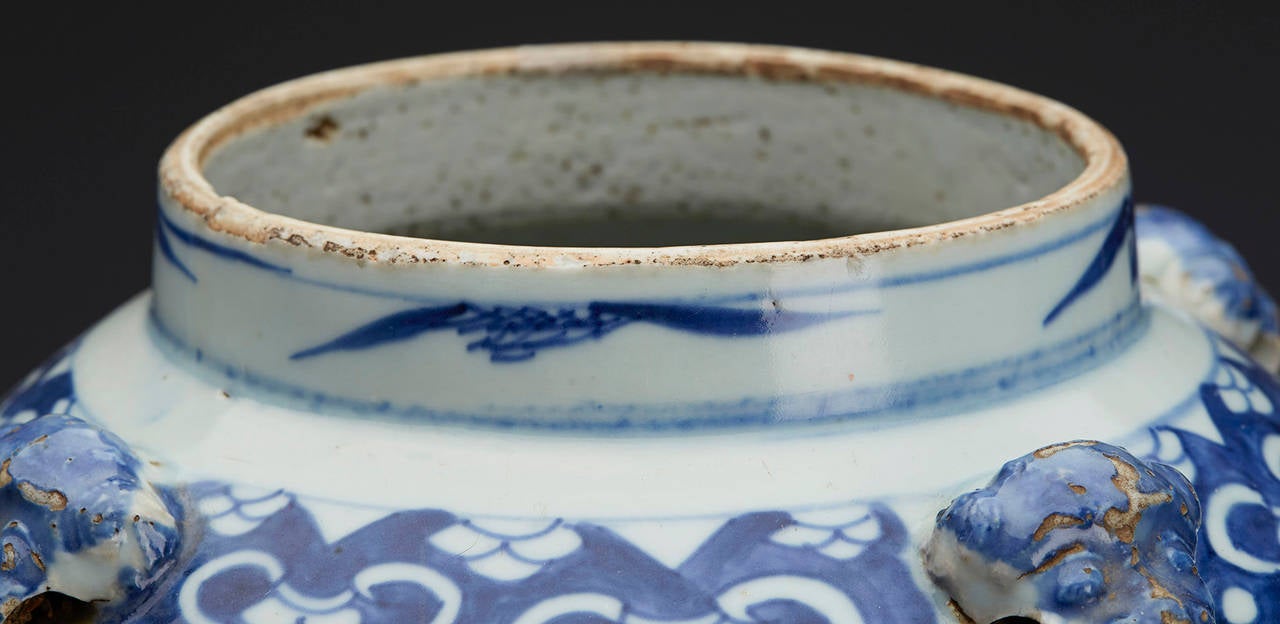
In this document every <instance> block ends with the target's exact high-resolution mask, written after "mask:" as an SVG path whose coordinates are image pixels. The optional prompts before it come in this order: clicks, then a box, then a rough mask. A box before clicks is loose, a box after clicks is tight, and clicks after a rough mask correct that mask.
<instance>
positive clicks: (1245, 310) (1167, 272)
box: [1135, 206, 1280, 373]
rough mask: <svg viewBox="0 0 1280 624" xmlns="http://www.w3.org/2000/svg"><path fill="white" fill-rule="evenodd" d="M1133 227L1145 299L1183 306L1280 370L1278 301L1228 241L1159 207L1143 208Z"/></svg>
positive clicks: (1173, 305) (1182, 216)
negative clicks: (1265, 288) (1259, 282)
mask: <svg viewBox="0 0 1280 624" xmlns="http://www.w3.org/2000/svg"><path fill="white" fill-rule="evenodd" d="M1135 228H1136V230H1137V239H1138V267H1139V273H1140V276H1141V279H1142V296H1143V297H1144V298H1147V299H1150V300H1154V301H1159V302H1161V303H1164V304H1166V305H1169V306H1172V307H1174V308H1179V309H1182V310H1183V311H1185V312H1187V313H1189V314H1191V315H1192V316H1194V317H1195V318H1196V319H1197V320H1199V321H1200V322H1202V323H1204V324H1205V325H1208V326H1209V327H1210V328H1212V329H1213V330H1214V331H1217V332H1218V333H1219V334H1222V336H1223V337H1225V338H1226V339H1227V340H1230V341H1231V342H1232V343H1234V344H1235V345H1236V346H1238V347H1240V348H1241V349H1244V350H1246V351H1248V352H1249V353H1250V354H1251V355H1252V356H1253V357H1254V358H1255V359H1256V360H1258V362H1259V363H1261V364H1262V365H1263V366H1264V367H1266V368H1267V369H1268V370H1270V371H1271V372H1273V373H1274V372H1277V371H1280V322H1277V314H1276V304H1275V301H1273V300H1272V298H1271V296H1270V295H1268V294H1267V292H1266V291H1265V290H1263V288H1262V287H1261V286H1260V285H1259V284H1258V283H1257V281H1256V280H1255V279H1254V277H1253V273H1252V272H1250V271H1249V267H1248V265H1247V264H1246V263H1245V261H1244V259H1243V258H1241V257H1240V254H1239V253H1237V252H1236V250H1235V249H1234V248H1233V247H1232V246H1231V245H1230V244H1229V243H1227V242H1226V241H1223V240H1222V239H1220V238H1218V237H1216V236H1214V235H1213V233H1212V232H1210V231H1209V230H1208V228H1206V227H1205V226H1204V225H1202V224H1201V223H1200V222H1198V221H1196V220H1195V219H1192V218H1191V217H1188V216H1187V215H1185V214H1183V213H1181V212H1178V211H1176V210H1172V209H1169V208H1164V207H1161V206H1139V207H1138V209H1137V213H1136V223H1135Z"/></svg>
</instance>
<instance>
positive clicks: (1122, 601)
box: [924, 441, 1215, 624]
mask: <svg viewBox="0 0 1280 624" xmlns="http://www.w3.org/2000/svg"><path fill="white" fill-rule="evenodd" d="M1199 525H1200V504H1199V502H1198V501H1197V500H1196V496H1195V494H1194V493H1193V492H1192V489H1191V484H1190V483H1188V482H1187V480H1186V478H1185V477H1183V476H1182V473H1180V472H1178V471H1177V470H1175V469H1173V468H1171V467H1169V466H1166V465H1164V464H1160V463H1156V462H1143V461H1142V460H1139V459H1137V458H1136V457H1134V456H1133V455H1130V454H1129V453H1128V452H1126V451H1125V450H1124V449H1121V448H1119V447H1115V446H1110V445H1107V444H1102V443H1100V442H1088V441H1082V442H1068V443H1065V444H1058V445H1054V446H1050V447H1045V448H1042V449H1040V450H1038V451H1036V452H1034V453H1031V454H1029V455H1026V456H1023V457H1020V458H1018V459H1015V460H1013V461H1011V462H1009V463H1008V464H1005V466H1004V468H1003V469H1001V471H1000V473H999V474H997V475H996V477H995V479H993V480H992V481H991V483H990V484H988V485H987V487H985V488H982V489H980V490H977V491H974V492H970V493H968V494H965V495H963V496H961V497H959V498H957V499H956V500H955V502H953V503H952V504H951V505H950V506H949V507H947V508H946V509H944V510H943V511H942V513H940V514H938V520H937V525H936V527H935V529H934V532H933V537H932V538H931V539H930V541H929V543H928V544H927V545H926V546H925V549H924V557H925V567H926V569H927V570H928V572H929V575H930V576H931V577H932V578H933V580H934V582H935V583H937V585H938V586H939V587H941V588H942V589H943V590H944V591H946V592H947V593H948V594H949V595H950V596H951V606H952V608H953V609H954V610H955V611H956V612H957V616H958V617H960V619H961V621H968V622H980V623H986V622H995V621H998V620H1001V619H1003V618H1007V617H1011V616H1023V617H1029V618H1033V619H1035V620H1036V621H1038V622H1040V623H1041V624H1121V623H1123V624H1212V623H1213V622H1214V621H1215V616H1214V612H1213V607H1212V606H1211V605H1212V602H1211V597H1210V594H1209V590H1208V588H1207V587H1206V586H1205V584H1204V582H1203V581H1202V580H1201V579H1200V576H1199V573H1198V572H1197V570H1196V561H1195V552H1196V530H1197V529H1198V528H1199Z"/></svg>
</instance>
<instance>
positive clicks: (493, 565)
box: [0, 43, 1280, 624]
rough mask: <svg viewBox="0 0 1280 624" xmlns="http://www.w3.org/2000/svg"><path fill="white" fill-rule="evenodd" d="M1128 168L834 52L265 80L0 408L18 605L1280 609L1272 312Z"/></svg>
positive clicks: (530, 614)
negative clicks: (149, 254) (60, 341)
mask: <svg viewBox="0 0 1280 624" xmlns="http://www.w3.org/2000/svg"><path fill="white" fill-rule="evenodd" d="M1131 197H1132V195H1131V189H1130V186H1129V177H1128V168H1127V163H1126V159H1125V155H1124V152H1123V151H1122V149H1121V147H1120V145H1119V144H1118V143H1117V141H1116V140H1115V139H1114V138H1113V137H1112V136H1111V135H1110V134H1109V133H1108V132H1107V131H1106V130H1105V129H1103V128H1101V127H1100V126H1098V125H1097V124H1096V123H1094V122H1093V121H1091V120H1089V119H1088V118H1086V117H1085V116H1083V115H1082V114H1080V113H1079V112H1076V111H1075V110H1073V109H1070V108H1068V107H1066V106H1063V105H1061V104H1058V103H1056V102H1052V101H1049V100H1046V99H1044V98H1042V97H1039V96H1036V95H1032V94H1029V93H1026V92H1023V91H1019V90H1017V89H1014V88H1010V87H1006V86H1002V85H998V84H994V83H991V82H987V81H984V80H980V79H976V78H971V77H966V76H961V75H957V74H952V73H949V72H944V71H940V70H934V69H928V68H923V67H918V66H914V65H908V64H904V63H898V62H893V61H887V60H881V59H874V58H867V57H860V56H853V55H847V54H838V53H828V52H819V51H812V50H799V49H792V48H777V47H765V46H743V45H731V44H694V43H634V44H626V43H622V44H576V45H561V46H535V47H525V48H511V49H501V50H492V51H482V52H469V53H461V54H450V55H441V56H431V57H423V58H414V59H407V60H399V61H392V62H387V63H380V64H375V65H368V66H363V67H356V68H351V69H345V70H339V71H335V72H330V73H325V74H320V75H317V76H312V77H308V78H303V79H300V80H297V81H294V82H290V83H286V84H283V85H280V86H277V87H273V88H270V89H267V90H265V91H262V92H259V93H256V94H253V95H250V96H248V97H246V98H244V99H242V100H239V101H237V102H235V103H233V104H231V105H229V106H227V107H225V108H223V109H221V110H219V111H217V112H215V113H213V114H212V115H210V116H208V117H206V118H205V119H203V120H201V121H200V122H198V123H197V124H196V125H194V126H193V127H192V128H191V129H189V130H187V131H186V132H185V133H184V134H183V135H182V136H181V137H180V138H179V139H178V140H177V141H176V142H175V143H174V144H173V146H172V147H171V148H170V149H169V151H168V152H167V153H166V154H165V156H164V159H163V162H162V165H161V169H160V192H159V207H158V212H157V217H156V222H157V226H156V232H155V262H154V276H153V288H152V289H151V290H149V291H147V292H145V293H142V294H140V295H138V296H137V297H135V298H134V299H132V300H131V301H129V302H127V303H125V304H124V305H123V306H122V307H121V308H120V309H118V310H117V311H115V312H114V313H113V314H111V315H110V316H109V317H108V318H106V319H105V320H103V321H102V322H101V323H99V324H98V325H96V326H95V327H93V328H92V329H90V330H89V331H88V332H86V333H85V334H84V335H82V336H81V337H79V338H78V339H77V340H75V341H74V342H73V343H72V344H71V345H70V346H69V347H68V348H67V349H66V350H65V351H64V352H62V353H61V354H59V355H57V356H55V357H54V358H53V359H52V360H50V362H48V363H47V364H45V365H44V366H42V367H41V368H40V369H38V370H37V371H36V372H34V373H32V375H31V376H30V377H29V378H28V379H26V380H25V381H23V382H22V383H21V384H20V385H19V386H18V387H17V388H16V389H15V390H14V391H13V392H12V393H11V394H10V395H9V397H8V398H7V399H6V400H5V402H4V403H3V405H2V406H0V422H2V424H3V428H2V429H0V458H2V459H0V461H2V462H3V463H2V465H0V521H2V522H4V523H5V524H4V525H3V528H0V536H2V537H0V540H2V541H3V559H2V560H0V564H2V565H0V605H2V607H0V609H2V610H3V614H4V616H5V618H6V620H5V621H6V622H26V623H30V622H40V621H56V618H57V617H59V616H56V615H50V614H54V613H61V611H58V609H62V608H66V607H69V606H79V607H83V608H84V609H91V610H92V611H93V612H94V614H93V615H91V616H88V617H91V618H94V619H95V620H96V621H100V622H112V623H117V622H118V623H129V624H135V623H136V624H144V623H146V624H152V623H157V624H158V623H166V624H167V623H176V622H184V623H188V624H212V623H218V624H231V623H236V624H300V623H305V624H356V623H366V624H372V623H385V624H390V623H395V624H403V623H407V622H430V623H433V624H474V623H482V624H499V623H501V624H552V623H554V624H569V623H575V624H586V623H592V624H604V623H614V624H658V623H666V624H677V623H679V624H694V623H698V624H730V623H732V624H745V623H748V622H761V623H763V622H771V623H784V622H785V623H826V624H925V623H935V622H936V623H947V622H978V623H979V624H988V622H994V621H997V620H1001V619H1003V618H1007V617H1012V616H1021V617H1025V618H1031V619H1033V620H1035V621H1038V622H1040V623H1041V624H1050V623H1053V622H1108V623H1115V624H1119V623H1122V622H1124V623H1141V624H1147V623H1152V624H1155V623H1159V624H1167V623H1169V622H1195V623H1203V622H1220V623H1229V624H1247V623H1256V624H1264V623H1268V622H1277V621H1280V416H1278V415H1277V412H1276V404H1277V402H1280V386H1278V385H1277V381H1276V379H1275V378H1274V377H1273V376H1272V374H1271V373H1270V372H1269V370H1268V369H1269V368H1271V367H1273V366H1274V364H1275V363H1276V362H1275V361H1274V358H1272V357H1271V355H1270V354H1271V353H1273V351H1271V350H1270V349H1271V347H1270V346H1269V345H1272V344H1274V342H1273V341H1274V340H1275V336H1276V334H1277V329H1276V328H1277V323H1276V312H1275V305H1274V303H1273V302H1272V301H1271V299H1270V298H1269V297H1267V295H1266V293H1264V292H1263V291H1262V290H1261V289H1260V288H1258V286H1257V285H1256V284H1255V283H1254V282H1253V280H1252V278H1251V277H1250V275H1249V274H1248V271H1247V269H1246V268H1245V267H1244V264H1243V261H1241V260H1240V259H1239V257H1238V256H1237V255H1236V254H1235V253H1234V252H1233V251H1231V250H1230V247H1229V246H1226V245H1225V244H1224V243H1222V242H1220V241H1218V240H1217V239H1216V238H1214V237H1213V236H1212V235H1211V234H1210V233H1209V232H1208V231H1207V230H1205V229H1204V228H1203V227H1202V226H1200V225H1198V224H1196V223H1194V222H1193V221H1190V220H1189V219H1188V218H1186V217H1184V216H1181V215H1179V214H1177V213H1173V212H1170V211H1167V210H1164V209H1151V210H1143V209H1141V208H1140V209H1137V210H1135V207H1134V203H1133V201H1132V199H1131ZM138 209H147V208H138ZM1135 213H1136V217H1135ZM1135 218H1136V221H1137V227H1138V229H1137V231H1136V233H1135ZM1194 317H1198V318H1199V320H1200V321H1202V322H1205V323H1208V324H1209V325H1210V327H1212V329H1210V328H1208V327H1206V326H1204V325H1201V324H1199V322H1197V320H1196V319H1195V318H1194ZM1248 351H1254V352H1255V353H1258V354H1259V355H1260V357H1262V358H1263V359H1265V360H1266V362H1265V363H1264V364H1260V363H1258V362H1257V361H1255V360H1254V359H1251V358H1250V356H1249V355H1248ZM1269 358H1270V359H1269ZM85 603H87V605H86V604H85ZM82 611H83V609H82ZM41 618H43V619H41Z"/></svg>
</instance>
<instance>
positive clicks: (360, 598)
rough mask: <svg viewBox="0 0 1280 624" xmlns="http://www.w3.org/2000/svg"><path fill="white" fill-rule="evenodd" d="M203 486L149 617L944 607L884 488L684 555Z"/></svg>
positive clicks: (372, 620)
mask: <svg viewBox="0 0 1280 624" xmlns="http://www.w3.org/2000/svg"><path fill="white" fill-rule="evenodd" d="M192 493H193V495H194V496H195V498H196V499H197V500H198V501H199V502H198V504H199V505H200V506H201V507H202V508H211V509H216V510H218V513H219V515H217V516H214V517H213V518H211V519H210V527H211V529H212V530H211V531H210V533H209V534H208V535H207V536H206V537H205V540H204V542H203V543H202V544H201V546H200V554H199V555H198V556H197V558H196V560H195V561H194V562H193V571H192V572H191V574H190V575H189V576H188V577H187V579H186V580H185V582H184V583H183V585H182V587H181V588H180V589H179V590H178V591H177V592H176V595H175V597H174V600H173V601H172V602H171V603H170V606H169V607H168V610H159V611H156V612H154V613H153V614H151V615H150V616H149V619H147V620H146V621H156V622H161V621H164V622H167V621H169V620H168V619H165V618H168V617H172V616H173V615H176V614H178V613H181V615H182V617H183V619H184V620H185V621H187V622H192V623H194V624H207V623H211V622H218V623H224V622H241V621H244V620H245V619H246V616H245V614H246V613H248V612H250V611H251V610H252V609H253V608H254V607H255V605H258V604H261V603H263V602H274V603H276V604H282V605H283V609H284V612H285V613H286V614H289V615H287V616H286V617H287V618H297V621H309V620H308V619H307V618H311V617H319V616H322V615H327V616H329V617H333V618H343V617H346V618H349V620H350V621H360V622H363V623H365V624H402V623H404V622H457V623H459V624H498V623H503V624H507V623H512V622H556V623H557V624H560V623H565V624H567V623H569V622H574V623H584V624H585V623H593V624H595V623H599V624H605V623H635V624H640V623H641V622H644V623H658V622H673V623H675V622H680V623H686V622H698V623H707V624H720V623H723V624H729V623H746V622H789V623H811V624H843V623H846V622H853V621H863V622H867V623H868V624H929V623H932V622H935V618H934V614H933V605H932V603H931V602H930V601H929V600H928V598H927V597H926V596H925V595H924V594H923V592H921V591H920V589H919V588H917V586H916V585H915V583H914V582H913V581H912V578H911V575H910V572H909V571H908V568H907V563H906V561H905V560H904V557H906V556H909V555H908V548H907V545H908V544H909V542H910V539H909V535H908V533H907V531H906V528H905V527H904V526H903V524H902V522H901V520H900V519H899V518H898V517H897V516H896V515H895V514H894V513H893V512H892V511H891V510H890V509H889V508H888V507H886V506H884V505H881V504H878V503H872V504H868V505H861V506H859V505H854V506H852V507H851V513H850V514H849V519H848V521H847V522H846V521H837V522H835V523H829V524H827V525H825V526H823V525H814V524H812V523H802V522H801V521H799V520H797V518H796V516H793V515H791V514H789V513H786V512H782V511H767V512H758V513H749V514H743V515H740V516H737V517H733V518H729V519H726V521H725V523H724V524H723V525H722V526H721V528H720V529H719V530H718V531H715V532H714V533H713V534H711V535H710V536H709V537H708V538H707V539H706V541H705V542H704V543H703V544H702V545H701V546H700V547H698V548H697V549H696V550H695V551H694V552H693V554H692V555H691V556H689V558H688V559H687V560H685V561H684V562H683V563H682V564H680V565H679V566H677V567H675V568H671V567H668V566H666V565H663V564H662V563H659V562H658V561H656V560H655V559H653V558H652V557H650V556H649V555H648V554H646V553H645V552H644V550H643V549H641V548H639V547H637V546H636V545H634V544H632V543H630V542H628V541H627V540H626V539H624V538H623V537H621V536H620V535H619V534H617V533H615V532H614V531H611V530H610V529H609V528H607V527H605V526H602V525H599V524H595V523H591V522H569V521H564V520H551V521H547V522H545V523H542V526H540V527H534V528H531V529H530V530H528V531H522V532H511V530H510V529H506V530H505V531H504V530H503V529H499V528H493V527H489V526H487V525H486V523H485V521H484V520H483V519H480V520H473V519H467V518H461V517H458V516H456V515H454V514H452V513H450V512H447V511H443V510H437V509H424V510H416V511H404V512H397V513H392V514H389V515H387V516H386V517H384V518H382V519H381V520H378V521H376V522H373V523H372V524H369V525H367V526H364V527H362V528H360V529H358V530H357V531H355V532H353V533H350V534H349V535H347V536H346V537H343V538H342V539H340V540H338V541H337V542H336V543H330V542H328V541H326V540H325V539H324V537H323V536H322V535H321V533H320V531H319V529H318V528H317V524H316V522H317V521H316V519H315V518H314V517H313V516H312V515H311V514H310V513H309V512H308V511H307V509H306V506H305V505H304V504H303V503H301V502H300V501H298V500H297V499H296V498H294V497H292V496H291V495H288V494H287V493H283V492H275V493H266V494H263V495H260V496H256V497H252V498H247V499H237V498H236V497H235V490H234V489H233V488H228V487H227V486H225V485H220V484H202V485H198V486H196V487H194V488H193V489H192ZM263 507H266V508H267V509H270V510H271V511H270V512H268V513H265V514H263V513H260V512H259V511H258V510H259V509H261V508H263ZM828 515H829V514H828ZM224 518H234V520H233V521H227V522H223V521H222V519H224ZM224 526H225V527H227V528H228V530H229V532H228V533H220V532H219V529H220V528H222V527H224ZM495 526H496V527H501V526H508V527H509V526H510V522H509V521H508V522H506V523H503V524H497V525H495ZM849 536H852V537H849ZM832 544H843V545H844V547H839V546H833V545H832ZM535 616H536V617H535ZM150 618H155V619H154V620H152V619H150ZM282 621H292V620H289V619H286V620H282ZM342 621H348V620H345V619H344V620H342Z"/></svg>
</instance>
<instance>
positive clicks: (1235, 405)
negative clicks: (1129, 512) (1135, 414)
mask: <svg viewBox="0 0 1280 624" xmlns="http://www.w3.org/2000/svg"><path fill="white" fill-rule="evenodd" d="M1219 349H1220V358H1219V361H1218V368H1217V373H1216V375H1215V376H1214V378H1213V379H1212V380H1210V381H1207V382H1205V383H1204V384H1202V385H1201V387H1200V399H1201V401H1202V402H1203V404H1204V407H1205V409H1206V410H1207V411H1208V414H1209V419H1210V420H1211V421H1212V423H1213V427H1214V430H1215V431H1216V433H1217V437H1218V439H1212V438H1213V436H1211V435H1204V434H1201V433H1195V432H1192V431H1188V430H1185V429H1180V428H1177V427H1175V426H1164V427H1159V428H1157V430H1156V431H1155V434H1156V435H1155V439H1156V440H1157V446H1156V449H1155V450H1154V451H1153V453H1152V457H1153V458H1155V457H1159V458H1160V459H1161V461H1165V462H1168V463H1172V464H1173V465H1174V466H1176V467H1178V468H1179V469H1181V470H1182V471H1183V472H1184V473H1187V475H1188V477H1190V478H1191V482H1192V484H1193V485H1194V486H1195V490H1196V493H1197V494H1198V495H1199V497H1200V503H1201V506H1202V508H1203V510H1204V521H1203V524H1202V526H1201V528H1200V535H1199V540H1198V544H1197V554H1196V563H1197V565H1198V567H1199V570H1200V575H1201V576H1202V577H1203V578H1204V580H1205V583H1206V584H1207V585H1208V586H1209V589H1210V591H1211V592H1212V593H1213V596H1214V600H1215V602H1216V603H1217V604H1218V605H1219V608H1218V609H1219V614H1220V615H1221V614H1223V613H1225V614H1226V617H1220V621H1226V622H1237V621H1240V622H1259V623H1261V622H1280V414H1277V412H1276V404H1277V403H1278V402H1280V384H1278V383H1277V381H1276V379H1275V378H1274V377H1272V376H1271V374H1270V373H1268V372H1267V371H1265V370H1263V369H1262V368H1261V367H1260V366H1258V365H1257V364H1256V363H1254V362H1253V361H1251V360H1248V359H1247V358H1245V357H1244V356H1243V355H1240V354H1239V353H1238V352H1237V351H1236V350H1235V349H1234V348H1233V347H1231V346H1229V345H1227V344H1226V343H1225V342H1223V343H1219ZM1233 615H1239V616H1240V617H1232V616H1233ZM1248 615H1254V616H1255V617H1253V618H1252V619H1250V618H1248V617H1245V616H1248Z"/></svg>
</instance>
